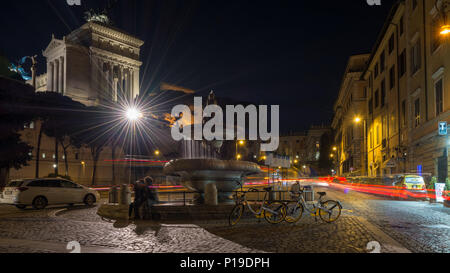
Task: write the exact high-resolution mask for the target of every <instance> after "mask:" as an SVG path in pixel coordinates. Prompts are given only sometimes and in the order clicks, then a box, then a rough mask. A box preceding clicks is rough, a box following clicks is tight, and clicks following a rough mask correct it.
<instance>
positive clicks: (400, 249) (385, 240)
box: [357, 217, 412, 253]
mask: <svg viewBox="0 0 450 273" xmlns="http://www.w3.org/2000/svg"><path fill="white" fill-rule="evenodd" d="M357 218H358V220H359V221H361V223H362V224H363V225H364V226H365V227H366V228H367V229H368V230H369V231H370V232H372V233H373V235H374V236H375V238H377V240H379V243H380V244H381V246H382V248H384V249H386V250H387V251H388V253H412V252H411V251H410V250H409V249H407V248H406V247H404V246H403V245H402V244H400V243H399V242H397V241H396V240H395V239H393V238H392V237H391V236H389V235H388V234H387V233H385V232H384V231H382V230H381V229H380V228H379V227H378V226H376V225H374V224H372V223H370V222H369V221H367V220H366V219H364V218H362V217H357Z"/></svg>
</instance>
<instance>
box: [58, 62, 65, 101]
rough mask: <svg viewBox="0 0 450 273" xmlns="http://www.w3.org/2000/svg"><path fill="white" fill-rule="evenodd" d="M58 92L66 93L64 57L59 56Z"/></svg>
mask: <svg viewBox="0 0 450 273" xmlns="http://www.w3.org/2000/svg"><path fill="white" fill-rule="evenodd" d="M58 76H59V78H58V87H59V89H58V92H59V93H61V94H64V57H60V58H59V72H58Z"/></svg>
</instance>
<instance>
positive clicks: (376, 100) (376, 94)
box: [375, 90, 380, 109]
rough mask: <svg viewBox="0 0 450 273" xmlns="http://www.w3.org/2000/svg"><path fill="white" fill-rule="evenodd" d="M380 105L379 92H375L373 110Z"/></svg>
mask: <svg viewBox="0 0 450 273" xmlns="http://www.w3.org/2000/svg"><path fill="white" fill-rule="evenodd" d="M379 105H380V92H379V91H378V90H377V91H375V109H376V108H378V106H379Z"/></svg>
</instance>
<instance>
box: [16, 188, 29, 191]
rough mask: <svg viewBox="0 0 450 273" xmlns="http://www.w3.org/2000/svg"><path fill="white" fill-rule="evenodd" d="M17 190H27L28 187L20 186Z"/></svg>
mask: <svg viewBox="0 0 450 273" xmlns="http://www.w3.org/2000/svg"><path fill="white" fill-rule="evenodd" d="M17 190H19V191H20V192H24V191H26V190H28V188H27V187H20V188H18V189H17Z"/></svg>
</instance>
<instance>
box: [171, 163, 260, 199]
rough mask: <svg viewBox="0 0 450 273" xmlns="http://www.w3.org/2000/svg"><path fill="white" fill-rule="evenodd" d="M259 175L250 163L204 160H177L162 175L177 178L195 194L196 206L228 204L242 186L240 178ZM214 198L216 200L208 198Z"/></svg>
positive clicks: (257, 170) (254, 165)
mask: <svg viewBox="0 0 450 273" xmlns="http://www.w3.org/2000/svg"><path fill="white" fill-rule="evenodd" d="M260 172H261V169H260V168H259V166H258V165H257V164H255V163H252V162H244V161H235V160H220V159H208V158H194V159H177V160H173V161H170V162H169V163H167V164H166V166H165V167H164V173H165V174H167V175H177V176H180V177H181V178H182V184H183V186H185V187H186V188H188V189H190V190H192V191H196V192H199V194H200V198H199V199H197V202H198V203H205V202H204V200H218V202H219V203H221V204H226V203H232V202H233V200H232V199H231V198H230V196H231V195H232V192H233V191H234V190H236V189H239V188H241V187H242V186H243V183H244V182H243V180H244V177H246V176H249V175H253V174H259V173H260ZM215 194H217V199H216V197H215V196H212V195H215ZM208 203H209V202H206V204H208ZM213 203H215V202H214V201H213Z"/></svg>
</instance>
